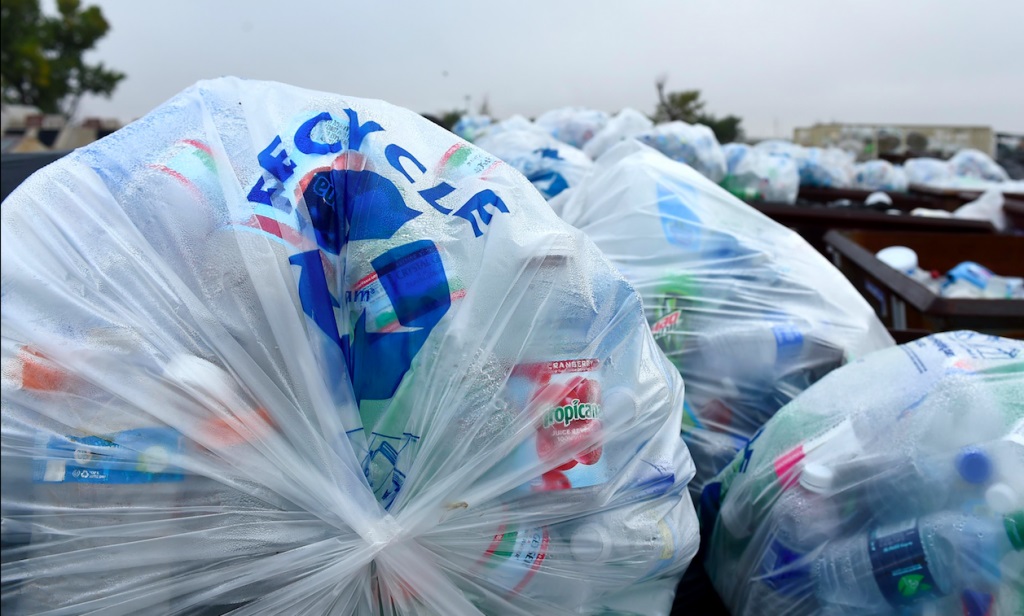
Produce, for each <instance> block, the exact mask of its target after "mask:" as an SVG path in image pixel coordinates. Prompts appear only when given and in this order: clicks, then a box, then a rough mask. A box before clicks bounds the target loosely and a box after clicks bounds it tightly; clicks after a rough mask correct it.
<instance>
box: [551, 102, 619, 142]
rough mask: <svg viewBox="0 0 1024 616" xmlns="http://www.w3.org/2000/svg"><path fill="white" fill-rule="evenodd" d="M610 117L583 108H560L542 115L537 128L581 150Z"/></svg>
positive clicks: (603, 113)
mask: <svg viewBox="0 0 1024 616" xmlns="http://www.w3.org/2000/svg"><path fill="white" fill-rule="evenodd" d="M610 118H611V116H609V115H608V113H607V112H605V111H600V110H598V109H587V108H585V107H562V108H560V109H552V110H550V111H547V112H545V113H542V114H541V115H540V117H538V118H537V119H536V120H535V123H536V125H537V126H539V127H541V128H543V129H544V130H546V131H547V132H549V133H551V135H552V136H553V137H554V138H555V139H558V140H559V141H562V142H564V143H568V144H569V145H571V146H572V147H574V148H583V147H584V146H585V145H586V144H587V142H588V141H590V140H591V139H593V138H594V135H596V134H598V133H599V132H601V129H602V128H604V126H605V125H606V124H608V120H609V119H610Z"/></svg>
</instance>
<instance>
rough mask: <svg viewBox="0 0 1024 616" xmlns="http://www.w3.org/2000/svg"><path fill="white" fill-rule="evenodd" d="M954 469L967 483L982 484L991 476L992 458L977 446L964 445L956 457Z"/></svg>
mask: <svg viewBox="0 0 1024 616" xmlns="http://www.w3.org/2000/svg"><path fill="white" fill-rule="evenodd" d="M956 470H957V471H958V472H959V473H960V477H962V478H963V480H964V481H966V482H967V483H973V484H982V483H985V482H986V481H988V480H989V478H991V477H992V460H990V459H989V457H988V456H987V455H986V454H985V452H984V451H982V450H980V449H978V448H977V447H964V448H963V449H961V450H960V453H959V454H958V455H957V457H956Z"/></svg>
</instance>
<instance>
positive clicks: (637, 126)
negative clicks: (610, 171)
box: [583, 107, 654, 160]
mask: <svg viewBox="0 0 1024 616" xmlns="http://www.w3.org/2000/svg"><path fill="white" fill-rule="evenodd" d="M652 128H654V122H652V121H651V119H650V118H648V117H647V116H646V115H645V114H643V113H641V112H639V111H637V110H636V109H633V108H632V107H626V108H625V109H623V110H622V111H620V112H618V113H617V114H615V117H613V118H612V119H610V120H608V123H607V124H605V126H604V128H602V129H601V130H600V131H598V132H597V134H596V135H594V138H593V139H591V140H590V141H588V142H587V143H586V145H584V146H583V152H584V153H585V154H586V155H587V156H589V157H590V158H592V159H594V160H597V159H598V158H599V157H600V156H601V155H602V154H604V153H605V152H607V151H608V150H609V149H610V148H612V147H613V146H614V145H615V144H617V143H618V142H620V141H622V140H623V139H629V138H631V137H635V136H636V135H639V134H640V133H642V132H644V131H648V130H650V129H652Z"/></svg>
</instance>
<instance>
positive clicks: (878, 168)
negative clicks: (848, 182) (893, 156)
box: [853, 160, 907, 192]
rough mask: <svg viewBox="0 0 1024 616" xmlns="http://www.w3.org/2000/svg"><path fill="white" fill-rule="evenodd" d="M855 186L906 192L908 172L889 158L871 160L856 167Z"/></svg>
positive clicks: (864, 188)
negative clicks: (888, 159)
mask: <svg viewBox="0 0 1024 616" xmlns="http://www.w3.org/2000/svg"><path fill="white" fill-rule="evenodd" d="M853 187H854V188H859V189H861V190H881V191H886V192H906V191H907V174H906V173H905V172H904V170H903V167H901V166H899V165H894V164H892V163H890V162H889V161H887V160H869V161H867V162H863V163H858V164H857V165H856V166H855V167H854V173H853Z"/></svg>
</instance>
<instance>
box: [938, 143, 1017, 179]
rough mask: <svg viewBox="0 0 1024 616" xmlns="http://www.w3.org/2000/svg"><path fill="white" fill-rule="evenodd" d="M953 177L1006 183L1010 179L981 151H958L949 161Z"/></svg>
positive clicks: (1004, 171)
mask: <svg viewBox="0 0 1024 616" xmlns="http://www.w3.org/2000/svg"><path fill="white" fill-rule="evenodd" d="M949 166H950V168H951V169H952V170H953V175H955V176H959V177H966V178H974V179H977V180H986V181H989V182H1006V181H1008V180H1009V179H1010V176H1009V174H1007V173H1006V169H1003V168H1002V167H1001V166H1000V165H999V163H997V162H996V161H994V160H992V157H991V156H989V155H988V154H986V153H984V152H982V151H981V150H974V149H969V148H968V149H964V150H960V151H959V152H957V153H956V154H954V155H953V157H952V158H950V159H949Z"/></svg>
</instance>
